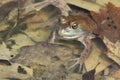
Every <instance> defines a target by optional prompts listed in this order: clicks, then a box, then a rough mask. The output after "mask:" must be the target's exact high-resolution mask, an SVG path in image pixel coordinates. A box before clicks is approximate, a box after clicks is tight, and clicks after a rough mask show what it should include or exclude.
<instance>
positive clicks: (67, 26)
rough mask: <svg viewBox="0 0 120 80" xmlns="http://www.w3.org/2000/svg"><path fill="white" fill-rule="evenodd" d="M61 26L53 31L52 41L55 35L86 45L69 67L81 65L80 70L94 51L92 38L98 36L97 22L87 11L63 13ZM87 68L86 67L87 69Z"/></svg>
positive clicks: (60, 21)
mask: <svg viewBox="0 0 120 80" xmlns="http://www.w3.org/2000/svg"><path fill="white" fill-rule="evenodd" d="M58 22H59V27H58V29H57V30H56V31H54V32H53V37H52V40H51V41H52V42H54V40H55V38H56V37H55V36H56V34H57V37H58V36H59V39H63V40H76V41H79V42H81V43H82V44H83V45H84V50H83V51H82V52H81V53H80V54H81V55H80V57H76V58H74V59H71V60H70V61H74V62H75V63H74V64H72V65H71V66H70V67H69V68H68V69H69V70H70V69H72V68H74V67H75V66H77V65H79V66H80V68H79V72H82V69H83V67H84V68H85V61H86V59H87V58H88V57H89V56H90V54H91V52H92V48H93V47H92V39H94V38H96V37H97V36H98V33H97V32H98V31H97V25H96V23H95V22H94V21H93V20H92V19H91V18H90V17H89V16H88V15H87V14H85V13H80V14H69V16H63V15H61V16H60V18H59V21H58ZM85 70H86V69H85Z"/></svg>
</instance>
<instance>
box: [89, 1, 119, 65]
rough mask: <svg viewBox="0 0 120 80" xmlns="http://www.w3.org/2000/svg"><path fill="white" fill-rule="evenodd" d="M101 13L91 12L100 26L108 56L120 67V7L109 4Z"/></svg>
mask: <svg viewBox="0 0 120 80" xmlns="http://www.w3.org/2000/svg"><path fill="white" fill-rule="evenodd" d="M106 6H107V8H106V9H104V10H100V13H95V12H91V15H92V17H93V18H94V20H95V21H96V22H97V24H98V29H99V30H100V31H101V34H100V35H102V36H103V41H104V43H105V44H106V46H107V48H108V50H107V56H108V57H109V58H111V59H113V60H114V61H115V62H116V63H118V64H119V65H120V52H119V50H120V7H116V6H115V5H113V4H112V3H108V4H107V5H106Z"/></svg>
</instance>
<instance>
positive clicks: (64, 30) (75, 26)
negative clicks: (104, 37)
mask: <svg viewBox="0 0 120 80" xmlns="http://www.w3.org/2000/svg"><path fill="white" fill-rule="evenodd" d="M59 21H60V27H59V29H58V35H59V36H60V37H61V38H64V39H75V38H78V37H80V36H81V35H82V34H83V33H84V31H83V30H82V26H83V24H85V22H84V21H83V20H80V19H79V17H77V16H67V17H65V16H62V17H61V18H60V20H59ZM81 22H82V24H81Z"/></svg>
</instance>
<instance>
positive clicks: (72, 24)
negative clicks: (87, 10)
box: [70, 22, 78, 29]
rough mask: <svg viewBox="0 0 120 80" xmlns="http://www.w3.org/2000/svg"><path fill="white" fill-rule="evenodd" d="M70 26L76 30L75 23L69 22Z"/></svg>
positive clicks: (76, 25)
mask: <svg viewBox="0 0 120 80" xmlns="http://www.w3.org/2000/svg"><path fill="white" fill-rule="evenodd" d="M70 26H71V28H72V29H77V28H78V24H77V23H76V22H71V23H70Z"/></svg>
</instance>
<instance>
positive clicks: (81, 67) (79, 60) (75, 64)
mask: <svg viewBox="0 0 120 80" xmlns="http://www.w3.org/2000/svg"><path fill="white" fill-rule="evenodd" d="M70 62H75V63H74V64H73V65H71V66H70V67H69V68H68V70H71V69H72V68H74V67H76V66H77V65H79V72H80V73H82V72H83V69H84V70H85V71H86V67H85V64H84V62H83V61H81V59H80V58H75V59H71V60H70Z"/></svg>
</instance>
